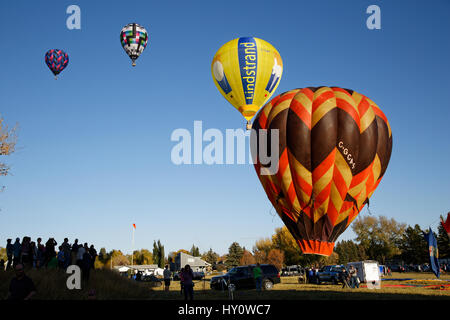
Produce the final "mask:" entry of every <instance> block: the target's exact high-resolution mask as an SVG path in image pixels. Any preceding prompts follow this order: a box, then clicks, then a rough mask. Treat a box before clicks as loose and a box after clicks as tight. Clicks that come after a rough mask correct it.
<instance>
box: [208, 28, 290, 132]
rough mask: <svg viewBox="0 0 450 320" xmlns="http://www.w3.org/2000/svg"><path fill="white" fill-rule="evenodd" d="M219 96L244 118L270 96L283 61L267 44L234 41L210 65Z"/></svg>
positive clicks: (240, 39)
mask: <svg viewBox="0 0 450 320" xmlns="http://www.w3.org/2000/svg"><path fill="white" fill-rule="evenodd" d="M211 71H212V76H213V80H214V83H215V84H216V86H217V89H219V91H220V93H221V94H222V95H223V96H224V97H225V99H227V100H228V102H229V103H231V104H232V105H233V106H234V107H235V108H236V109H237V110H238V111H239V112H240V113H241V114H242V115H243V116H244V118H245V119H247V129H250V128H251V125H250V119H251V118H253V116H254V115H255V114H256V112H257V111H258V110H259V109H260V108H261V107H262V106H263V105H264V103H266V102H267V101H268V100H269V98H270V97H271V96H272V94H273V93H274V91H275V90H276V88H277V87H278V84H279V83H280V78H281V74H282V73H283V61H282V60H281V57H280V54H279V53H278V51H277V50H276V49H275V48H274V47H273V46H272V45H271V44H270V43H268V42H266V41H264V40H261V39H258V38H253V37H247V38H239V39H234V40H231V41H229V42H227V43H226V44H224V45H223V46H222V47H221V48H220V49H219V50H218V51H217V52H216V54H215V56H214V59H213V61H212V65H211Z"/></svg>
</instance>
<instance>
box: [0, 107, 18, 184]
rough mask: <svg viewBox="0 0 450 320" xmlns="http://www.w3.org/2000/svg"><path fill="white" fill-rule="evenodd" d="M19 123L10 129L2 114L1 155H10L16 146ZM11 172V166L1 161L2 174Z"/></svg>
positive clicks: (0, 130)
mask: <svg viewBox="0 0 450 320" xmlns="http://www.w3.org/2000/svg"><path fill="white" fill-rule="evenodd" d="M17 127H18V126H17V124H16V126H15V127H14V128H12V129H9V128H8V126H7V125H6V124H5V123H4V120H3V117H1V116H0V155H1V156H9V155H11V154H12V153H13V152H14V151H15V148H16V141H17V136H16V130H17ZM8 173H9V166H8V165H7V164H5V163H4V162H0V176H6V175H8Z"/></svg>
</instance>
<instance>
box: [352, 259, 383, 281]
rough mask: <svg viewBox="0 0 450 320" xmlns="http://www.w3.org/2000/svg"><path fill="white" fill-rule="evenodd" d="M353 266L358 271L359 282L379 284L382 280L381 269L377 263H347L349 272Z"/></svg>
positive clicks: (369, 261)
mask: <svg viewBox="0 0 450 320" xmlns="http://www.w3.org/2000/svg"><path fill="white" fill-rule="evenodd" d="M350 266H353V267H355V268H356V269H357V274H358V278H359V281H361V282H365V283H374V282H375V283H378V282H380V280H381V277H380V267H379V265H378V262H377V261H374V260H365V261H357V262H349V263H347V270H348V269H349V268H350Z"/></svg>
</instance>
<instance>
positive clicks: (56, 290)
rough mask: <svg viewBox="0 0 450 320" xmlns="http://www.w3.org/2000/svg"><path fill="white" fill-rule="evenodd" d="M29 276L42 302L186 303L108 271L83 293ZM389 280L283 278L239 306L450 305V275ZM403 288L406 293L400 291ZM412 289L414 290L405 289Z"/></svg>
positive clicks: (4, 276) (205, 289)
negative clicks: (353, 285)
mask: <svg viewBox="0 0 450 320" xmlns="http://www.w3.org/2000/svg"><path fill="white" fill-rule="evenodd" d="M27 275H28V276H29V277H31V278H32V279H33V281H34V282H35V285H36V287H37V290H38V293H37V295H36V296H35V299H42V300H84V299H87V298H88V292H89V290H91V289H95V291H96V293H97V295H96V298H97V299H99V300H148V299H150V300H183V299H184V297H183V296H182V295H181V293H180V284H179V282H178V281H173V282H172V284H171V286H170V291H168V292H166V291H164V287H163V286H162V287H151V286H150V285H149V284H148V283H138V282H135V281H133V280H130V279H126V278H124V277H122V276H120V275H119V274H117V273H115V272H112V271H109V270H95V271H93V272H92V273H91V278H90V281H89V283H88V284H86V283H83V284H82V289H81V290H68V289H67V287H66V280H67V277H68V275H66V274H65V273H64V272H62V271H57V270H29V271H27ZM13 276H14V273H13V272H1V273H0V299H4V298H5V297H6V295H7V293H8V287H9V282H10V280H11V278H12V277H13ZM400 278H402V279H407V278H412V279H415V280H410V281H399V280H385V281H382V283H381V289H368V288H359V289H349V288H346V289H342V285H332V284H321V285H316V284H299V283H298V281H297V277H282V278H281V283H280V284H277V285H275V286H274V288H273V289H272V290H270V291H263V292H260V293H258V292H257V291H256V290H238V291H235V292H234V299H235V300H430V299H433V300H434V299H447V300H450V287H449V286H445V287H443V286H442V285H445V284H446V285H449V284H450V281H444V280H450V274H444V275H441V280H437V279H436V278H435V276H434V275H433V274H432V273H393V275H392V276H390V277H386V279H400ZM399 285H403V287H397V286H399ZM405 285H409V286H405ZM194 291H195V293H194V297H195V299H196V300H228V299H229V293H228V291H216V290H211V289H210V288H209V278H207V279H206V280H205V281H196V282H195V287H194Z"/></svg>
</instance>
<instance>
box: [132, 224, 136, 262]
mask: <svg viewBox="0 0 450 320" xmlns="http://www.w3.org/2000/svg"><path fill="white" fill-rule="evenodd" d="M134 230H136V229H135V227H134V225H133V237H132V240H131V265H133V255H134Z"/></svg>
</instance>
